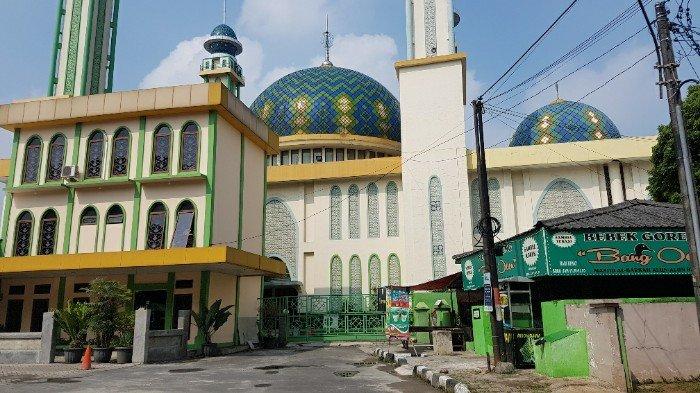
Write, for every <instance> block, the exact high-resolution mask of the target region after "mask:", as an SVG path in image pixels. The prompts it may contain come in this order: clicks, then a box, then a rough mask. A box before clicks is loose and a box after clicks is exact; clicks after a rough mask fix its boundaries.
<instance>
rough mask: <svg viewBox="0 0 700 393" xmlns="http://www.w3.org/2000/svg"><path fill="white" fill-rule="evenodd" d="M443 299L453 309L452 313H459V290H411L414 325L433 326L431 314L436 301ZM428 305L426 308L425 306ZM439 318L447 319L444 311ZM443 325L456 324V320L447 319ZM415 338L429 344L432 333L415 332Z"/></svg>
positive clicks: (417, 341) (419, 342)
mask: <svg viewBox="0 0 700 393" xmlns="http://www.w3.org/2000/svg"><path fill="white" fill-rule="evenodd" d="M438 300H442V301H443V302H445V305H446V307H448V308H449V309H450V310H452V315H455V316H457V315H459V308H458V303H457V292H456V291H445V292H427V291H415V292H411V307H412V312H413V323H412V325H413V326H431V323H430V315H431V314H432V312H433V311H434V310H435V302H437V301H438ZM423 305H424V306H425V307H427V309H425V308H424V307H421V306H423ZM439 314H442V315H438V317H439V318H438V319H441V320H443V321H445V319H450V318H446V315H445V314H444V313H439ZM442 325H443V326H454V321H445V323H443V324H442ZM413 338H414V339H415V340H416V343H418V344H429V343H430V333H427V332H420V333H414V334H413Z"/></svg>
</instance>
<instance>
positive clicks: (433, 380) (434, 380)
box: [429, 371, 442, 388]
mask: <svg viewBox="0 0 700 393" xmlns="http://www.w3.org/2000/svg"><path fill="white" fill-rule="evenodd" d="M441 376H442V374H440V373H439V372H437V371H435V372H433V373H432V374H431V375H430V380H429V382H430V385H432V387H434V388H439V387H440V377H441Z"/></svg>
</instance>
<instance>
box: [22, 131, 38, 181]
mask: <svg viewBox="0 0 700 393" xmlns="http://www.w3.org/2000/svg"><path fill="white" fill-rule="evenodd" d="M41 150H42V142H41V138H40V137H39V136H38V135H33V136H31V137H30V138H29V139H27V143H26V144H25V145H24V158H23V160H22V161H23V163H22V184H38V183H39V173H40V172H41V155H42V154H41ZM29 160H32V162H29Z"/></svg>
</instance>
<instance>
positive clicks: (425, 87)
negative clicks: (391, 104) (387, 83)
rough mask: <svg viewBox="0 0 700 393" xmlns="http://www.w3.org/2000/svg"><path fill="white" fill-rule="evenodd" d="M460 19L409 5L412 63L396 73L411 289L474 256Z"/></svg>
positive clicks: (433, 3)
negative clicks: (457, 259) (457, 38)
mask: <svg viewBox="0 0 700 393" xmlns="http://www.w3.org/2000/svg"><path fill="white" fill-rule="evenodd" d="M455 15H456V14H455V13H454V12H453V10H452V1H451V0H406V24H407V28H406V32H407V34H408V43H409V47H408V60H405V61H399V62H397V63H396V70H397V73H398V76H399V91H400V94H399V100H400V104H401V158H402V162H403V164H402V169H401V179H402V183H403V190H404V192H403V195H404V197H403V201H402V202H401V209H402V215H403V221H404V233H405V234H406V235H405V242H406V243H405V255H408V256H410V258H411V261H410V262H409V263H410V265H411V266H410V269H408V270H410V272H409V273H408V274H409V277H407V279H408V282H407V284H416V283H420V282H424V281H427V280H430V279H433V278H440V277H442V276H444V275H446V274H450V273H454V272H457V271H458V270H459V269H458V267H457V266H456V265H455V264H454V263H453V261H452V256H453V255H455V254H458V253H461V252H463V251H466V250H469V249H471V239H472V236H471V220H470V214H469V187H468V179H467V155H466V146H465V139H464V138H465V137H464V132H465V105H466V56H465V55H464V53H456V52H455V45H454V36H453V28H454V25H455V23H456V22H457V21H458V20H459V18H458V17H456V16H455ZM413 158H415V159H413Z"/></svg>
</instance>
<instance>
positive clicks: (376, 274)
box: [368, 254, 382, 294]
mask: <svg viewBox="0 0 700 393" xmlns="http://www.w3.org/2000/svg"><path fill="white" fill-rule="evenodd" d="M368 278H369V280H368V281H369V293H372V294H374V293H377V288H379V287H381V286H382V265H381V261H380V260H379V257H378V256H377V255H376V254H375V255H372V256H371V257H369V277H368Z"/></svg>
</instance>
